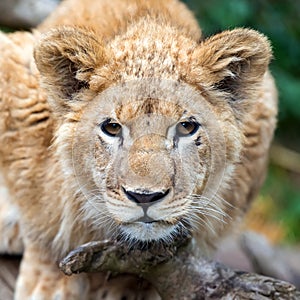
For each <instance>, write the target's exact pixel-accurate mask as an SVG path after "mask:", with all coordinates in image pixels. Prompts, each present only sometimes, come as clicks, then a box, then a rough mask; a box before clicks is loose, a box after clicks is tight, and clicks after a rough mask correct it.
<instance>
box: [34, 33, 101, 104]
mask: <svg viewBox="0 0 300 300" xmlns="http://www.w3.org/2000/svg"><path fill="white" fill-rule="evenodd" d="M34 58H35V61H36V65H37V68H38V70H39V71H40V73H41V77H42V83H43V86H44V87H45V88H46V90H47V91H48V93H49V95H50V98H51V99H50V100H49V101H50V102H51V105H52V106H53V107H54V109H59V110H62V109H64V108H65V109H66V108H67V107H68V104H67V103H68V101H69V102H70V100H72V99H74V96H75V95H76V94H77V93H78V92H79V91H81V90H82V89H85V88H88V87H89V79H90V77H91V75H92V74H93V71H94V70H95V69H96V68H97V67H100V66H101V65H103V64H104V63H105V62H106V54H105V49H104V48H103V46H102V44H101V43H100V42H99V41H98V40H97V38H96V36H95V35H94V34H93V33H90V32H85V31H84V30H83V29H79V28H72V27H62V28H59V29H54V30H51V31H50V32H48V33H46V34H44V35H43V36H42V38H41V39H40V41H39V42H38V44H37V45H36V47H35V49H34Z"/></svg>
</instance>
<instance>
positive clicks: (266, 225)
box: [185, 0, 300, 242]
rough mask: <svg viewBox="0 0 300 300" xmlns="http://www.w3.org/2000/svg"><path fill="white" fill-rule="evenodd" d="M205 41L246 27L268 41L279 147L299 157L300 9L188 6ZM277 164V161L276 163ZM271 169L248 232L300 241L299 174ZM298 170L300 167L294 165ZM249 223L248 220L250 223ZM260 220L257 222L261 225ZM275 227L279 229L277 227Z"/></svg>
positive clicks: (259, 2) (238, 1)
mask: <svg viewBox="0 0 300 300" xmlns="http://www.w3.org/2000/svg"><path fill="white" fill-rule="evenodd" d="M185 2H186V4H187V5H188V6H189V7H190V8H191V9H192V10H193V11H194V12H195V14H196V16H197V18H198V20H199V23H200V25H201V28H202V30H203V34H204V36H209V35H212V34H215V33H217V32H220V31H222V30H225V29H233V28H236V27H249V28H253V29H256V30H258V31H260V32H262V33H264V34H265V35H267V36H268V37H269V39H270V40H271V43H272V45H273V52H274V60H273V61H272V64H271V71H272V74H273V75H274V77H275V79H276V83H277V86H278V90H279V117H278V129H277V132H276V141H277V143H279V144H281V145H284V147H288V148H290V149H294V150H296V151H298V152H300V80H299V79H300V5H299V1H294V0H256V1H253V0H227V1H223V0H210V1H199V0H186V1H185ZM278 160H279V157H278ZM272 161H273V164H272V166H271V167H270V169H269V173H268V176H267V180H266V183H265V186H264V188H263V190H262V193H261V196H260V197H259V198H258V199H257V202H255V204H254V206H253V210H252V212H250V215H249V217H250V218H251V219H252V221H250V223H251V224H252V225H250V226H252V227H253V226H254V227H255V226H256V227H257V226H258V224H259V226H260V227H261V228H260V231H262V232H263V233H266V234H267V235H268V236H269V237H270V238H271V239H273V240H274V241H275V240H276V239H283V240H287V241H290V242H296V241H298V242H299V241H300V189H299V186H300V174H299V173H297V172H293V171H291V170H288V169H285V168H284V166H282V165H281V166H278V164H277V163H276V157H275V158H273V160H272ZM297 163H298V164H299V161H297ZM248 219H249V218H248ZM259 219H260V221H259ZM275 224H277V225H275Z"/></svg>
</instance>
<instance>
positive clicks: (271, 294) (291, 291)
mask: <svg viewBox="0 0 300 300" xmlns="http://www.w3.org/2000/svg"><path fill="white" fill-rule="evenodd" d="M60 269H61V270H62V271H63V272H64V273H65V274H67V275H71V274H73V273H79V272H96V271H111V272H112V273H113V274H121V273H131V274H135V275H137V276H140V277H143V278H145V279H147V280H148V281H150V282H151V283H152V284H153V285H154V286H155V287H156V289H157V291H158V292H159V294H160V295H161V297H162V299H163V300H172V299H174V300H177V299H178V300H179V299H180V300H190V299H228V300H229V299H289V300H291V299H300V292H299V291H297V290H296V288H295V287H294V286H293V285H292V284H290V283H287V282H284V281H280V280H276V279H273V278H270V277H265V276H261V275H258V274H251V273H246V272H241V271H235V270H231V269H230V268H228V267H226V266H224V265H222V264H219V263H217V262H214V261H211V260H208V259H206V258H204V257H203V256H199V255H197V253H196V252H195V251H194V246H193V240H187V241H184V242H178V243H175V244H173V245H169V246H167V247H165V246H154V247H149V248H147V249H146V250H145V249H140V248H138V247H135V248H128V247H126V246H124V245H121V244H118V243H111V242H109V241H104V242H91V243H88V244H85V245H82V246H81V247H79V248H77V249H75V250H74V251H72V252H71V253H70V254H69V255H68V256H67V257H66V258H64V259H63V260H62V261H61V262H60Z"/></svg>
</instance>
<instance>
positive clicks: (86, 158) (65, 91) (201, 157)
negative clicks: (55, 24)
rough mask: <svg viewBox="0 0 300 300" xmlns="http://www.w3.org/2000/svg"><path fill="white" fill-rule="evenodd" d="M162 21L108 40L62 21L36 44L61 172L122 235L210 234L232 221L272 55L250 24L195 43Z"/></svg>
mask: <svg viewBox="0 0 300 300" xmlns="http://www.w3.org/2000/svg"><path fill="white" fill-rule="evenodd" d="M139 29H140V28H139ZM140 30H141V29H140ZM160 30H162V31H164V32H165V33H164V35H163V36H162V34H161V33H158V34H157V35H155V33H153V34H152V35H150V37H149V36H146V35H144V34H140V35H138V34H134V32H132V33H131V34H130V31H129V33H128V34H127V35H126V36H125V37H117V38H115V40H113V41H111V42H107V43H106V44H105V43H104V42H103V41H101V40H100V39H99V38H98V37H97V36H96V35H95V34H94V33H91V32H87V31H84V30H82V29H78V28H66V27H64V28H60V29H55V30H52V31H50V33H48V34H46V35H44V36H43V38H42V39H41V41H40V42H39V44H38V45H37V46H36V49H35V59H36V63H37V67H38V69H39V71H40V73H41V77H42V82H43V86H44V87H45V88H46V89H47V91H48V95H49V103H50V106H51V108H52V110H53V115H54V117H55V119H56V120H57V131H56V140H55V145H56V147H54V149H55V151H56V153H55V155H56V157H58V160H59V163H60V164H61V166H62V174H60V175H59V176H74V178H75V179H76V184H77V190H76V187H70V192H71V193H72V194H73V197H72V198H71V199H70V201H74V198H76V199H77V201H81V202H82V210H83V213H84V215H85V221H87V220H89V221H91V223H92V224H93V226H95V228H97V227H98V228H99V229H102V230H104V232H105V234H107V235H111V234H113V233H121V234H122V235H123V236H124V237H125V238H127V239H129V240H143V241H150V240H167V241H168V240H171V239H172V237H176V236H178V235H180V234H182V233H183V232H185V231H193V232H198V233H199V232H205V234H206V235H208V233H207V231H210V230H212V231H218V229H217V228H218V226H219V225H217V224H222V221H224V220H225V222H227V221H228V220H229V218H228V215H227V212H226V209H225V207H226V205H229V204H228V203H227V202H226V201H228V202H230V199H223V198H224V193H225V191H226V189H228V186H229V183H230V181H231V180H234V179H233V178H234V169H235V165H236V164H238V163H239V162H240V154H241V151H242V149H243V138H244V136H243V124H244V122H245V121H246V120H247V114H248V112H249V111H251V107H252V106H253V105H254V104H253V103H255V99H256V97H257V94H258V93H259V90H260V83H261V81H262V78H263V75H264V73H265V72H266V70H267V66H268V63H269V60H270V56H271V51H270V46H269V43H268V41H267V40H266V38H265V37H263V36H262V35H260V34H258V33H257V32H255V31H251V30H245V29H237V30H233V31H227V32H223V33H221V34H218V35H216V36H214V37H212V38H209V39H207V40H204V41H202V42H200V43H199V44H197V43H196V42H195V41H192V40H190V39H189V38H187V37H184V36H181V35H179V34H178V33H177V32H175V30H174V29H172V28H167V29H166V28H161V29H160ZM173 31H174V32H173ZM153 35H154V36H153ZM78 190H79V192H78ZM225 200H226V201H225Z"/></svg>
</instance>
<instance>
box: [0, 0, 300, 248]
mask: <svg viewBox="0 0 300 300" xmlns="http://www.w3.org/2000/svg"><path fill="white" fill-rule="evenodd" d="M0 1H3V0H0ZM6 1H8V0H6ZM184 2H185V3H186V4H187V5H188V6H189V7H190V8H191V9H192V10H193V11H194V12H195V14H196V17H197V18H198V20H199V23H200V25H201V28H202V30H203V34H204V36H209V35H212V34H215V33H217V32H220V31H222V30H225V29H233V28H235V27H250V28H254V29H257V30H259V31H261V32H263V33H264V34H265V35H267V36H268V37H269V39H270V40H271V42H272V45H273V51H274V59H273V62H272V64H271V71H272V73H273V75H274V77H275V79H276V82H277V86H278V90H279V99H280V102H279V116H278V129H277V131H276V136H275V140H274V144H273V146H272V149H271V155H270V158H271V159H270V168H269V173H268V176H267V179H266V183H265V185H264V187H263V189H262V192H261V195H260V196H259V197H258V199H257V200H256V202H255V203H254V205H253V208H252V210H251V211H250V213H249V215H248V218H247V219H246V226H247V227H248V228H249V227H250V228H252V229H255V230H257V231H260V232H261V233H264V234H265V235H267V236H268V237H269V239H270V240H271V241H273V242H276V243H297V242H298V243H299V242H300V82H299V79H300V2H299V1H298V0H209V1H205V0H203V1H199V0H185V1H184ZM3 3H4V2H3ZM0 29H2V30H7V28H4V27H0ZM8 30H9V29H8Z"/></svg>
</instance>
